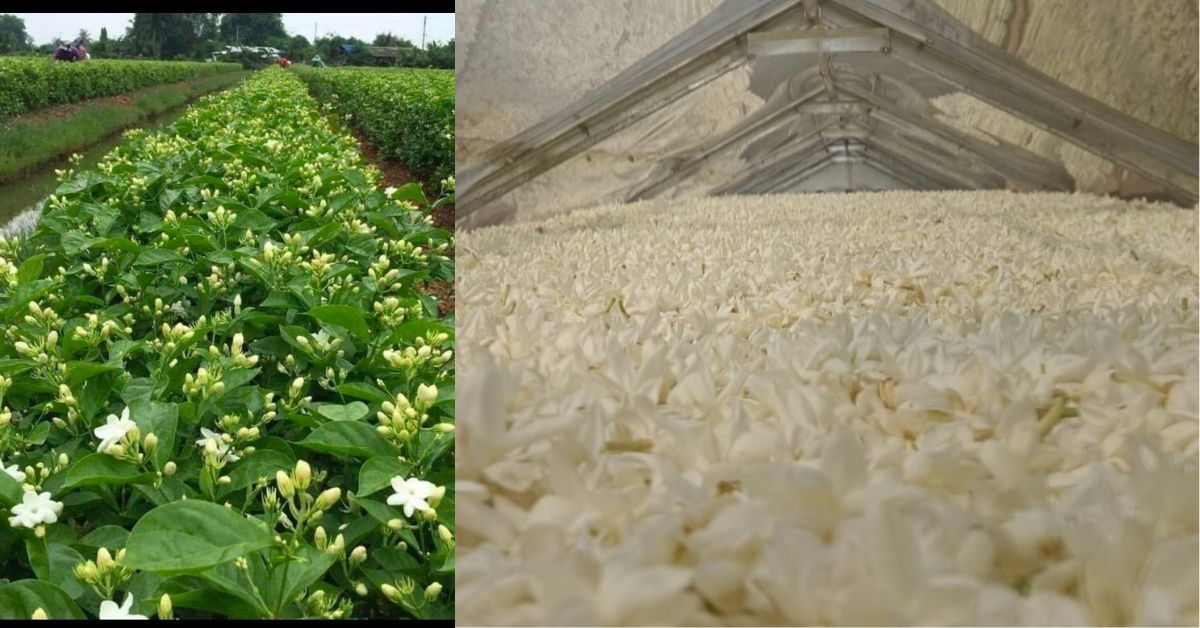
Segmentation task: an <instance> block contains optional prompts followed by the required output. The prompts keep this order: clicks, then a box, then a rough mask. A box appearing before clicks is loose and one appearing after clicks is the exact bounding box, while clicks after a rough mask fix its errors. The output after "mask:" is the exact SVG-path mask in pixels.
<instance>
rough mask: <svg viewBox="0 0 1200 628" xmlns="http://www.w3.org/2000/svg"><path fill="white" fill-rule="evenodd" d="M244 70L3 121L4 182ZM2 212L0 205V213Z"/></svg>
mask: <svg viewBox="0 0 1200 628" xmlns="http://www.w3.org/2000/svg"><path fill="white" fill-rule="evenodd" d="M244 78H245V73H244V72H240V71H238V72H221V73H218V74H209V75H206V76H202V77H200V78H197V79H193V80H190V81H180V82H173V83H163V84H159V85H152V86H150V87H147V88H143V89H139V90H135V91H133V92H126V93H122V94H117V95H115V96H101V97H97V98H92V99H88V100H83V101H75V102H73V103H67V104H62V105H52V106H49V107H43V108H40V109H35V110H33V111H29V112H26V113H24V114H21V115H19V116H15V117H12V118H9V119H7V120H5V121H3V122H0V183H3V182H6V181H11V180H15V179H19V178H21V177H22V176H23V175H24V174H26V173H31V172H36V171H37V170H38V169H39V168H41V167H43V166H45V165H46V164H48V163H52V162H53V161H55V160H56V159H58V158H60V157H64V156H68V155H70V154H72V153H75V152H82V151H86V150H87V149H88V148H89V147H90V146H92V145H94V144H97V143H100V142H102V141H103V140H104V139H106V138H108V137H111V136H113V135H114V134H116V132H117V131H120V130H121V129H123V128H128V127H130V126H133V125H138V124H140V123H142V122H144V121H146V120H148V119H153V118H156V117H157V116H160V115H162V114H164V113H165V112H169V111H171V110H173V109H177V108H178V107H180V106H182V105H184V104H186V103H188V102H190V101H191V100H194V99H195V98H196V97H198V96H200V95H202V94H205V93H208V92H212V91H216V90H219V89H224V88H227V87H230V86H232V85H235V84H236V83H238V82H240V81H242V80H244ZM3 214H4V212H3V210H2V209H0V216H3Z"/></svg>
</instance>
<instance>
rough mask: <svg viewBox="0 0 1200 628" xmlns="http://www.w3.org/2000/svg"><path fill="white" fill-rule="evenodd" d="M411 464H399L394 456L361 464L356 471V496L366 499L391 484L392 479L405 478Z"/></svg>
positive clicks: (398, 460) (376, 458)
mask: <svg viewBox="0 0 1200 628" xmlns="http://www.w3.org/2000/svg"><path fill="white" fill-rule="evenodd" d="M411 471H412V463H411V462H401V461H400V459H399V458H397V457H396V456H378V457H375V458H371V459H370V460H368V461H366V462H365V463H363V466H362V468H361V469H359V471H358V493H357V494H358V496H359V497H366V496H367V495H370V494H372V493H374V492H376V491H378V490H379V489H382V488H385V487H387V486H388V485H390V484H391V482H392V478H394V477H396V476H400V477H401V478H407V477H408V474H409V472H411Z"/></svg>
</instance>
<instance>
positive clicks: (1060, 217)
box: [457, 190, 1200, 626]
mask: <svg viewBox="0 0 1200 628" xmlns="http://www.w3.org/2000/svg"><path fill="white" fill-rule="evenodd" d="M459 247H460V252H459V263H460V268H461V270H462V273H463V274H462V276H461V278H460V283H459V293H458V299H459V302H458V308H459V311H458V314H459V327H458V332H459V336H458V341H459V343H458V350H459V360H458V367H457V368H458V375H459V378H460V380H461V381H460V384H459V405H460V410H461V412H460V418H461V421H462V433H461V435H460V437H459V448H458V452H457V455H458V476H457V483H458V489H459V493H458V502H457V507H458V509H459V512H461V513H462V516H460V517H459V535H460V536H459V544H460V547H459V550H460V553H461V556H460V560H462V565H461V567H460V568H459V583H458V584H459V587H460V589H459V594H460V601H459V604H458V619H459V621H461V622H463V623H464V624H467V625H516V626H532V625H630V626H672V625H683V626H708V625H748V626H763V625H783V626H806V625H853V626H897V625H990V626H1012V625H1032V626H1047V625H1194V624H1195V623H1196V621H1197V604H1196V601H1197V593H1196V592H1197V580H1196V554H1197V551H1198V546H1197V518H1198V514H1197V513H1198V510H1200V506H1198V500H1197V492H1196V486H1197V446H1198V445H1197V415H1198V414H1200V399H1198V397H1200V391H1198V386H1200V372H1198V371H1197V363H1198V357H1200V356H1198V355H1197V340H1198V336H1197V327H1198V320H1200V319H1198V316H1200V308H1198V298H1200V294H1198V291H1197V273H1198V272H1200V269H1198V266H1197V263H1198V257H1197V251H1198V247H1197V232H1196V214H1195V212H1194V211H1189V210H1181V209H1179V208H1178V207H1176V206H1174V205H1169V204H1156V203H1144V202H1125V201H1121V200H1117V199H1109V198H1101V197H1096V196H1092V195H1087V194H1051V193H1030V192H1027V193H1021V194H1015V193H1008V192H1002V191H949V190H947V191H940V192H938V193H936V194H934V193H926V192H915V191H889V192H882V193H852V194H840V193H837V194H832V193H831V194H776V195H744V196H723V197H711V198H699V199H698V198H687V199H677V200H654V201H645V202H639V203H629V204H623V205H608V206H602V207H597V208H590V209H585V210H579V211H576V212H572V213H570V214H567V215H563V216H559V217H555V218H551V219H549V220H542V221H536V222H528V223H523V224H513V225H501V226H495V227H487V228H481V229H475V230H469V231H465V232H463V233H461V234H460V239H459Z"/></svg>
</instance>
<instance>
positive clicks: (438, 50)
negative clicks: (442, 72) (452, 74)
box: [425, 39, 454, 69]
mask: <svg viewBox="0 0 1200 628" xmlns="http://www.w3.org/2000/svg"><path fill="white" fill-rule="evenodd" d="M425 57H426V59H427V60H428V62H429V67H433V68H446V69H453V68H454V40H453V39H451V40H450V41H448V42H446V43H444V44H440V43H438V42H436V41H435V42H430V44H429V46H428V47H427V48H426V49H425Z"/></svg>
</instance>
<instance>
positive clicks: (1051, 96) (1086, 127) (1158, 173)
mask: <svg viewBox="0 0 1200 628" xmlns="http://www.w3.org/2000/svg"><path fill="white" fill-rule="evenodd" d="M830 17H833V18H834V20H835V21H837V22H838V23H839V25H842V26H863V25H870V26H884V27H886V28H888V29H890V30H892V37H891V45H892V46H891V54H892V55H894V56H895V57H896V58H897V59H899V60H901V61H902V62H904V63H906V64H907V65H909V66H910V67H913V68H916V69H920V70H923V71H925V72H928V73H930V74H933V75H935V76H937V77H939V78H941V79H942V80H944V81H946V82H948V83H950V84H952V85H954V86H956V87H958V88H959V89H961V90H962V91H964V92H967V93H969V94H971V95H972V96H974V97H976V98H979V99H980V100H983V101H985V102H987V103H989V104H991V105H993V106H996V107H998V108H1000V109H1003V110H1004V111H1007V112H1008V113H1010V114H1012V115H1015V116H1017V117H1019V118H1021V119H1023V120H1025V121H1027V122H1029V123H1030V124H1033V125H1034V126H1037V127H1038V128H1041V129H1042V130H1045V131H1047V132H1049V133H1052V134H1054V135H1056V136H1058V137H1061V138H1062V139H1064V140H1067V141H1069V142H1071V143H1073V144H1075V145H1077V146H1079V147H1080V148H1083V149H1085V150H1088V151H1090V152H1093V153H1096V154H1097V155H1100V156H1101V157H1104V158H1105V159H1109V160H1111V161H1114V162H1116V163H1118V164H1120V165H1122V166H1125V167H1127V168H1129V169H1130V170H1133V171H1135V172H1137V173H1138V174H1141V175H1142V176H1144V177H1146V178H1148V179H1150V180H1152V181H1155V182H1156V183H1158V184H1159V185H1162V186H1163V188H1164V189H1166V190H1167V191H1168V192H1169V193H1170V194H1171V195H1172V197H1173V198H1175V199H1176V201H1177V202H1181V203H1184V204H1187V205H1193V204H1195V203H1196V201H1197V198H1198V196H1197V186H1198V176H1200V156H1198V151H1197V146H1196V145H1195V144H1193V143H1191V142H1187V141H1185V140H1183V139H1180V138H1178V137H1176V136H1174V135H1172V134H1170V133H1167V132H1165V131H1162V130H1160V129H1157V128H1155V127H1153V126H1151V125H1149V124H1146V123H1144V122H1141V121H1140V120H1137V119H1136V118H1134V117H1132V116H1129V115H1127V114H1124V113H1122V112H1120V111H1117V110H1116V109H1113V108H1112V107H1109V106H1107V105H1105V104H1103V103H1101V102H1099V101H1097V100H1095V99H1092V98H1089V97H1087V96H1085V95H1083V94H1081V93H1079V92H1078V91H1075V90H1073V89H1071V88H1069V87H1067V86H1066V85H1063V84H1062V83H1059V82H1057V81H1055V80H1053V79H1051V78H1050V77H1048V76H1046V75H1045V74H1042V73H1041V72H1038V71H1037V70H1034V69H1033V68H1031V67H1029V66H1028V65H1025V64H1023V63H1021V62H1020V61H1017V60H1016V59H1014V58H1013V57H1012V56H1010V55H1008V54H1007V53H1005V52H1004V51H1002V50H1000V49H999V48H997V47H995V46H993V45H992V44H991V43H989V42H988V41H987V40H985V39H983V38H982V37H980V36H979V35H978V34H976V33H974V32H973V31H971V30H970V29H969V28H967V27H966V26H964V25H963V24H961V23H960V22H958V21H957V20H955V19H954V18H953V17H952V16H951V15H950V14H949V13H947V12H945V11H944V10H942V9H941V8H940V7H938V6H936V5H934V4H933V3H932V2H929V1H914V0H825V1H824V2H823V3H822V18H823V19H828V18H830Z"/></svg>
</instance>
